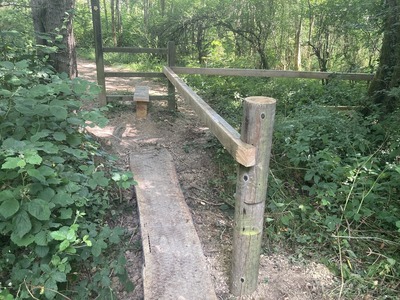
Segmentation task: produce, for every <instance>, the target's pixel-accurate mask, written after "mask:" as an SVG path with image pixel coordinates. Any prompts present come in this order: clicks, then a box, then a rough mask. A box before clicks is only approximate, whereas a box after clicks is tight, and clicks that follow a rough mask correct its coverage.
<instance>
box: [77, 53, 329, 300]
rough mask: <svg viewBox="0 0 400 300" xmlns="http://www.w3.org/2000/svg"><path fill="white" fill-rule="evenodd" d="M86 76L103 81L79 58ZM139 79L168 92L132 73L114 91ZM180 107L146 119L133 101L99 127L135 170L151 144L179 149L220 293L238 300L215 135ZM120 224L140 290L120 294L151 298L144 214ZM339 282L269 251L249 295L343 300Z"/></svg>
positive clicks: (187, 192) (160, 107) (156, 108)
mask: <svg viewBox="0 0 400 300" xmlns="http://www.w3.org/2000/svg"><path fill="white" fill-rule="evenodd" d="M110 69H111V68H110ZM79 74H80V77H82V78H85V79H87V80H90V81H95V78H96V72H95V65H94V63H92V62H89V61H82V60H81V61H79ZM139 82H141V83H146V84H148V85H149V86H150V93H151V94H160V93H161V94H162V93H165V92H166V87H165V86H162V85H161V84H160V83H158V82H153V81H148V80H142V79H130V78H117V79H116V80H114V81H107V88H108V89H109V90H125V91H131V90H132V88H133V87H134V86H135V84H137V83H139ZM178 110H179V111H178V113H177V114H176V115H171V114H168V113H167V111H166V103H164V102H161V101H160V102H155V103H152V105H151V107H150V110H149V111H150V115H149V116H148V118H147V119H146V120H140V121H138V120H136V119H135V114H134V109H133V107H132V106H123V107H122V106H120V107H118V106H117V107H115V108H113V109H112V111H111V112H110V113H109V114H108V118H109V119H110V123H109V125H108V126H107V127H106V128H103V129H99V128H94V129H93V130H91V131H92V133H93V134H95V135H96V136H98V137H99V138H100V139H101V140H102V144H103V145H105V147H106V150H107V151H110V152H113V153H115V154H116V155H118V157H119V158H120V164H121V166H122V167H123V168H125V169H128V168H129V154H130V153H133V152H136V151H142V150H143V149H146V148H152V149H161V148H165V149H167V150H168V151H169V152H170V153H171V155H172V157H173V158H174V162H175V167H176V170H177V174H178V178H179V182H180V185H181V188H182V191H183V193H184V196H185V199H186V202H187V204H188V206H189V208H190V210H191V213H192V217H193V221H194V224H195V227H196V230H197V232H198V235H199V238H200V240H201V242H202V246H203V251H204V254H205V256H206V261H207V264H208V269H209V271H210V273H211V277H212V280H213V283H214V288H215V291H216V293H217V296H218V298H219V299H224V300H228V299H229V300H231V299H232V300H234V299H238V298H237V297H234V296H232V295H231V294H229V286H228V278H229V269H230V253H231V246H232V245H231V244H232V231H231V228H232V217H231V216H232V211H229V210H221V209H220V204H221V202H222V200H221V199H219V198H218V194H219V193H218V191H216V190H213V188H212V187H211V185H210V182H212V181H213V180H217V179H218V173H219V171H218V166H217V165H215V163H214V162H213V160H212V155H213V153H212V152H211V150H210V149H209V148H210V147H209V146H210V142H212V141H213V139H212V134H211V133H210V132H209V130H208V128H206V127H204V126H203V125H202V124H200V123H199V120H198V119H197V117H196V116H195V114H194V112H193V111H192V110H191V109H190V108H189V107H188V106H187V104H186V103H185V102H183V101H182V99H180V98H179V97H178ZM120 223H121V224H122V225H123V226H125V227H126V228H127V229H128V230H129V231H130V232H131V234H132V236H131V240H130V242H131V243H132V245H133V247H132V249H130V250H129V251H127V252H126V257H127V260H128V269H129V275H130V278H131V280H132V281H133V282H134V284H135V285H136V289H135V290H134V291H133V292H132V293H129V294H127V293H125V292H123V293H120V295H119V296H120V299H143V289H142V279H141V274H142V257H141V251H140V236H139V225H138V216H137V212H135V211H134V212H132V213H130V214H127V215H126V216H125V217H124V218H123V219H121V220H120ZM271 248H272V247H271ZM334 285H335V280H334V277H333V276H332V275H331V273H330V272H329V271H328V270H327V269H326V268H325V267H324V266H322V265H320V264H317V263H313V262H310V261H303V262H302V263H300V262H297V263H292V262H291V259H290V255H289V254H287V253H280V254H277V253H265V254H263V255H262V256H261V262H260V273H259V285H258V289H257V291H256V292H255V293H254V294H253V295H252V296H251V297H242V298H241V299H260V300H261V299H272V300H275V299H282V300H283V299H285V300H286V299H287V300H295V299H296V300H297V299H298V300H306V299H332V298H335V297H333V296H332V287H333V286H334ZM171 300H173V299H171ZM205 300H206V299H205Z"/></svg>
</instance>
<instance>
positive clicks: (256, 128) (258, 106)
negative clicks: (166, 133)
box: [230, 97, 276, 296]
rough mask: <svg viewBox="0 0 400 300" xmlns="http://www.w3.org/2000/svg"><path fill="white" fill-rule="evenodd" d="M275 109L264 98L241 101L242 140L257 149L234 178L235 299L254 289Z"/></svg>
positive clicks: (273, 101)
mask: <svg viewBox="0 0 400 300" xmlns="http://www.w3.org/2000/svg"><path fill="white" fill-rule="evenodd" d="M275 106H276V100H275V99H272V98H267V97H248V98H246V99H245V101H244V115H243V123H242V130H241V140H242V141H243V142H245V143H248V144H251V145H253V146H255V147H256V164H255V166H253V167H244V166H242V165H239V169H238V175H237V184H236V204H235V220H234V221H235V223H234V232H233V257H232V258H233V261H232V270H231V283H230V289H231V293H232V294H234V295H235V296H241V295H248V294H251V293H253V292H254V291H255V290H256V288H257V280H258V271H259V264H260V252H261V239H262V233H263V225H264V208H265V200H266V196H267V185H268V171H269V159H270V155H271V145H272V133H273V125H274V118H275Z"/></svg>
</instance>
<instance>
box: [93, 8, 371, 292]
mask: <svg viewBox="0 0 400 300" xmlns="http://www.w3.org/2000/svg"><path fill="white" fill-rule="evenodd" d="M91 5H92V16H93V27H94V33H95V42H96V43H95V45H96V46H95V50H96V65H97V80H98V83H99V85H100V86H101V87H102V93H101V94H100V97H99V101H100V104H106V103H107V102H108V101H113V100H115V98H119V97H123V98H124V100H126V99H127V97H128V98H129V99H131V100H132V101H135V103H136V114H137V118H145V117H146V115H147V110H148V108H147V104H148V103H149V102H150V101H154V100H165V99H167V100H168V108H169V109H171V110H174V109H176V102H175V93H176V91H177V92H178V93H179V94H180V95H181V96H182V97H183V98H184V99H185V100H186V101H188V102H189V103H190V104H191V105H192V108H193V109H194V111H195V112H196V114H197V115H198V117H199V118H200V119H201V120H202V121H203V123H205V125H206V126H208V127H209V128H210V130H211V131H212V132H213V134H214V135H215V136H216V137H217V138H218V139H219V141H220V142H221V143H222V145H223V146H224V147H225V149H226V150H227V151H228V152H229V153H230V154H231V155H232V156H233V158H234V159H235V160H236V162H237V163H238V173H237V186H236V203H235V219H234V230H233V232H234V234H233V255H232V267H231V274H230V290H231V293H232V294H234V295H237V296H241V295H246V294H251V293H252V292H254V291H255V289H256V288H257V278H258V270H259V259H260V251H261V239H262V233H263V226H264V208H265V202H266V194H267V181H268V169H269V158H270V151H271V143H272V132H273V124H274V116H275V106H276V101H275V99H272V98H268V97H249V98H246V99H245V101H244V110H243V118H242V120H243V121H242V129H241V133H240V134H239V133H238V132H237V131H236V130H235V129H234V128H232V126H230V125H229V124H228V123H227V122H226V121H225V120H224V119H223V118H222V117H221V116H219V115H218V114H217V113H216V112H215V111H214V110H213V109H212V108H211V107H210V106H209V105H208V104H207V103H206V102H205V101H204V100H203V99H201V97H199V96H198V95H197V94H196V93H195V92H194V91H193V90H192V89H191V88H190V87H189V86H187V85H186V84H185V83H184V82H183V81H182V79H180V78H179V76H178V75H177V73H179V74H203V75H226V76H257V77H292V78H294V77H296V78H314V79H329V78H332V77H335V78H338V79H344V80H371V79H372V77H373V75H371V74H338V73H328V72H323V73H322V72H293V71H276V70H243V69H204V68H196V69H193V68H181V67H179V68H178V67H175V45H174V43H172V42H170V43H168V46H167V47H166V48H164V49H150V48H130V47H128V48H105V47H103V45H102V36H101V25H100V9H99V0H91ZM104 52H120V53H121V52H122V53H156V54H163V55H166V56H167V66H166V67H164V69H163V72H160V73H155V72H151V73H150V72H148V73H146V72H128V73H116V72H112V73H106V72H104V60H103V53H104ZM106 77H161V78H166V80H167V85H168V94H167V95H165V96H153V95H151V91H149V88H148V87H145V86H138V87H136V88H135V91H134V94H132V95H131V96H126V95H124V96H118V95H107V93H106V80H105V79H106ZM132 89H133V87H132ZM130 158H131V160H130V161H131V169H132V171H133V173H134V174H135V180H136V181H137V182H138V186H137V187H136V192H137V200H138V207H139V215H140V225H141V236H142V245H143V253H144V265H143V281H144V297H145V299H146V300H147V299H148V300H168V299H174V300H175V299H177V300H185V299H187V300H189V299H190V300H196V299H199V300H202V299H204V300H212V299H217V297H216V295H215V292H214V289H213V284H212V281H211V278H210V275H209V273H208V271H207V267H206V263H205V258H204V255H203V252H202V248H201V244H200V240H199V238H198V236H197V233H196V230H195V227H194V225H193V222H192V217H191V215H190V211H189V209H188V207H187V205H186V202H185V199H184V196H183V194H182V191H181V189H180V186H179V182H178V179H177V175H176V171H175V166H174V163H173V160H172V157H171V155H170V154H169V153H168V151H167V150H154V151H148V152H139V153H133V154H132V155H131V157H130Z"/></svg>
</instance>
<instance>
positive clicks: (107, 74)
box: [104, 72, 165, 78]
mask: <svg viewBox="0 0 400 300" xmlns="http://www.w3.org/2000/svg"><path fill="white" fill-rule="evenodd" d="M104 76H105V77H146V78H152V77H154V78H155V77H161V78H165V75H164V74H163V73H159V72H104Z"/></svg>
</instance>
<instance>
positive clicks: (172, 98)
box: [167, 41, 177, 111]
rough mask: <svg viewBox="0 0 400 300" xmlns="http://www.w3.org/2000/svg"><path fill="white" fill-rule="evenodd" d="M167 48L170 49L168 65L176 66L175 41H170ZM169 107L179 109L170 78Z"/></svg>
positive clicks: (172, 109)
mask: <svg viewBox="0 0 400 300" xmlns="http://www.w3.org/2000/svg"><path fill="white" fill-rule="evenodd" d="M167 49H168V54H167V63H168V67H173V66H175V60H176V47H175V43H174V42H171V41H169V42H168V46H167ZM168 109H169V110H171V111H175V110H176V109H177V106H176V97H175V86H174V85H173V84H172V83H171V81H169V80H168Z"/></svg>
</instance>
